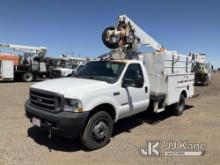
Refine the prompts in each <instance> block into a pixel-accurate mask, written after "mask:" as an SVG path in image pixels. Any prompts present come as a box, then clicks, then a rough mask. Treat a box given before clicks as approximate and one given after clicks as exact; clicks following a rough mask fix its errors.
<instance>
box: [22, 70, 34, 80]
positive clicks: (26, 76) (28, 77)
mask: <svg viewBox="0 0 220 165" xmlns="http://www.w3.org/2000/svg"><path fill="white" fill-rule="evenodd" d="M22 80H23V81H24V82H31V81H33V80H34V75H33V74H32V73H31V72H26V73H24V74H23V75H22Z"/></svg>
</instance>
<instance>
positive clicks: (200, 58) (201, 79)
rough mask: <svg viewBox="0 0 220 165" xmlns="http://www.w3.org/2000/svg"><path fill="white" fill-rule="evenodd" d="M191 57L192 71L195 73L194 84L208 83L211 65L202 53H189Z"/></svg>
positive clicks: (209, 81)
mask: <svg viewBox="0 0 220 165" xmlns="http://www.w3.org/2000/svg"><path fill="white" fill-rule="evenodd" d="M189 56H191V57H192V59H193V65H192V71H193V72H194V73H195V84H201V85H207V86H208V85H209V84H210V83H211V73H212V68H213V66H212V65H211V64H210V63H209V62H207V59H206V54H204V53H189Z"/></svg>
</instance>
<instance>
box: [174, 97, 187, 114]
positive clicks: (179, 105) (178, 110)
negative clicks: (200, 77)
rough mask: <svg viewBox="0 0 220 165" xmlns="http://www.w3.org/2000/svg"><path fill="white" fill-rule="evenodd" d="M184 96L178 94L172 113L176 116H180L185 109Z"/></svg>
mask: <svg viewBox="0 0 220 165" xmlns="http://www.w3.org/2000/svg"><path fill="white" fill-rule="evenodd" d="M185 102H186V101H185V96H184V95H183V94H181V95H180V98H179V102H178V103H177V104H175V105H174V108H173V113H174V115H176V116H180V115H182V114H183V111H184V109H185Z"/></svg>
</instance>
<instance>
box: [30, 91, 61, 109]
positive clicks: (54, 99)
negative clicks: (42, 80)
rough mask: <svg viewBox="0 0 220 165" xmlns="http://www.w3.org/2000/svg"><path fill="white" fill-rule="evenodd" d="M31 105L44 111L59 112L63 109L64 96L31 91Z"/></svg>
mask: <svg viewBox="0 0 220 165" xmlns="http://www.w3.org/2000/svg"><path fill="white" fill-rule="evenodd" d="M29 97H30V103H31V104H32V105H33V106H35V107H37V108H40V109H42V110H46V111H51V112H57V111H59V110H61V108H62V96H61V95H59V94H57V93H53V92H48V91H43V90H36V89H30V96H29Z"/></svg>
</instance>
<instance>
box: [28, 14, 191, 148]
mask: <svg viewBox="0 0 220 165" xmlns="http://www.w3.org/2000/svg"><path fill="white" fill-rule="evenodd" d="M102 39H103V42H104V44H105V45H106V46H107V47H108V48H110V49H111V51H110V52H109V53H107V54H105V55H104V56H102V57H100V58H99V59H100V60H96V61H90V62H88V63H87V64H85V66H84V67H83V68H82V69H81V71H79V72H78V73H77V74H75V76H74V77H68V78H62V79H53V80H47V81H44V82H39V83H36V84H35V85H33V86H31V87H30V95H29V99H28V100H27V102H26V103H25V113H26V116H27V117H28V118H29V119H30V121H31V122H32V124H33V125H34V126H37V127H40V128H45V129H47V130H48V132H49V136H48V137H49V138H51V135H52V134H57V135H61V136H64V137H68V138H70V137H71V138H72V137H79V138H80V139H81V142H82V144H83V145H84V146H85V147H87V148H88V149H90V150H94V149H98V148H101V147H103V146H105V145H106V144H107V143H108V142H109V140H110V137H111V134H112V131H113V124H114V123H116V122H117V121H119V120H120V119H122V118H125V117H128V116H132V115H135V114H137V113H140V112H144V111H146V110H152V111H153V112H155V113H160V112H162V111H164V110H165V109H166V107H167V106H171V107H172V109H171V110H172V111H173V113H174V114H175V115H181V114H182V113H183V111H184V108H185V100H186V99H187V98H190V97H192V96H193V95H194V86H193V82H194V74H193V73H192V72H191V58H190V57H188V56H184V55H180V54H177V52H176V51H168V50H167V49H165V48H163V47H162V46H161V45H160V44H159V43H158V42H156V41H155V40H154V39H153V38H152V37H151V36H149V35H148V34H147V33H145V32H144V31H143V30H142V29H141V28H140V27H138V26H137V25H136V24H135V23H134V22H133V21H132V20H131V19H129V18H128V17H127V16H126V15H122V16H119V20H118V23H117V25H116V26H115V27H109V28H107V29H105V30H104V32H103V34H102ZM141 44H143V45H146V46H147V47H151V48H153V49H154V50H155V51H154V52H151V53H144V52H141V53H140V52H138V48H139V47H140V45H141ZM150 105H151V106H150ZM128 124H129V123H128Z"/></svg>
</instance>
